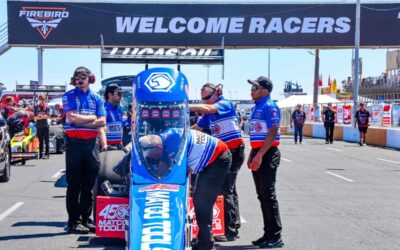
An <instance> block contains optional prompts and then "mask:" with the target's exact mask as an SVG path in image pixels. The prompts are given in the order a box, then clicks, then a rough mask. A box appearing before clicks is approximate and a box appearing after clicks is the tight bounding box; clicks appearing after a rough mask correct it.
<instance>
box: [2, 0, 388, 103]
mask: <svg viewBox="0 0 400 250" xmlns="http://www.w3.org/2000/svg"><path fill="white" fill-rule="evenodd" d="M125 2H129V1H125ZM131 2H132V1H131ZM133 2H135V1H133ZM136 2H137V1H136ZM141 2H154V1H141ZM158 2H162V1H158ZM164 2H168V1H164ZM175 2H187V1H175ZM191 2H204V1H191ZM207 2H221V1H207ZM224 2H229V1H224ZM232 2H235V3H237V2H246V1H237V0H236V1H232ZM247 2H248V1H247ZM251 2H260V3H268V1H256V0H253V1H251ZM275 2H277V1H275ZM285 2H293V3H296V2H305V1H297V0H285ZM307 2H311V1H307ZM319 2H321V1H319ZM323 2H355V1H329V0H325V1H323ZM362 2H363V3H364V2H366V1H362ZM5 21H6V1H5V0H0V25H1V24H3V23H4V22H5ZM360 56H361V57H362V59H363V76H364V77H366V76H379V75H380V74H381V73H382V72H383V71H384V70H385V65H386V49H374V50H373V49H362V50H361V51H360ZM351 58H352V50H350V49H347V50H321V51H320V73H321V74H322V76H323V82H324V85H326V84H327V81H328V76H329V75H330V77H331V79H333V78H336V79H337V81H338V83H340V82H341V81H342V80H344V79H347V77H348V76H350V75H351ZM81 65H85V66H87V67H88V68H90V69H91V70H92V71H93V72H94V73H95V74H96V77H97V79H98V80H97V83H96V84H95V85H94V86H93V88H94V89H95V90H97V89H99V88H100V80H101V79H105V78H108V77H112V76H116V75H127V74H137V73H138V72H140V71H141V70H143V69H144V66H142V65H124V64H105V65H104V66H103V78H101V76H100V50H98V49H46V50H45V51H44V65H43V67H44V75H43V82H44V84H65V83H67V82H69V79H70V77H71V75H72V73H73V71H74V69H75V68H76V67H78V66H81ZM153 66H157V65H150V67H153ZM172 67H175V66H172ZM221 69H222V68H221V66H211V67H210V69H209V70H210V81H211V82H214V83H223V84H224V95H225V96H226V97H228V98H230V97H231V98H233V99H236V98H239V99H250V86H249V84H247V79H255V78H257V77H258V76H260V75H267V74H268V49H246V50H226V53H225V79H224V80H222V78H221V76H222V74H221ZM181 71H182V72H183V73H184V74H185V75H186V76H187V77H188V80H189V86H190V98H191V99H198V98H199V90H200V88H201V86H202V85H203V84H204V83H205V82H206V81H207V68H206V67H205V66H203V65H182V67H181ZM37 75H38V73H37V51H36V49H35V48H12V49H11V50H9V51H7V52H6V53H5V54H3V55H1V56H0V82H2V83H4V84H5V85H6V87H7V89H8V90H12V89H13V88H15V84H16V82H18V83H19V84H29V81H30V80H37ZM271 79H272V81H273V82H274V91H273V93H272V97H273V98H274V99H282V98H283V95H282V94H283V87H284V82H285V81H288V80H290V81H293V82H296V81H297V82H298V83H300V84H301V85H302V87H303V88H304V89H305V91H306V92H308V93H309V94H312V88H313V79H314V57H313V56H312V55H310V54H309V53H308V50H306V49H271Z"/></svg>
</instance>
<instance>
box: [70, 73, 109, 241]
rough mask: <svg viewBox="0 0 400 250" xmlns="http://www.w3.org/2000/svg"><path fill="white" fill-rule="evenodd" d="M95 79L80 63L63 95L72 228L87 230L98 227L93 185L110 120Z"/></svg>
mask: <svg viewBox="0 0 400 250" xmlns="http://www.w3.org/2000/svg"><path fill="white" fill-rule="evenodd" d="M94 82H95V77H94V75H93V74H92V73H91V71H90V70H89V69H87V68H85V67H78V68H77V69H76V70H75V72H74V74H73V76H72V78H71V84H72V85H74V86H75V88H74V89H72V90H70V91H68V92H66V93H65V94H64V96H63V108H64V112H65V115H66V122H65V133H66V155H65V161H66V176H67V184H68V186H67V197H66V200H67V212H68V232H69V233H75V234H87V233H89V232H90V231H91V232H94V231H95V226H94V225H93V223H92V220H91V219H90V215H91V213H92V207H93V198H92V189H93V186H94V184H95V181H96V178H97V173H98V171H99V169H100V160H99V144H98V140H97V136H98V134H99V128H101V127H104V126H105V123H106V117H105V110H104V102H103V101H102V100H101V98H100V96H99V95H97V94H95V93H93V92H92V91H91V90H90V88H89V84H90V83H94Z"/></svg>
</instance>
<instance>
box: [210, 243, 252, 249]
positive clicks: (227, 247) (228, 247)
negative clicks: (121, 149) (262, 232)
mask: <svg viewBox="0 0 400 250" xmlns="http://www.w3.org/2000/svg"><path fill="white" fill-rule="evenodd" d="M215 247H216V248H217V250H219V249H221V250H237V249H245V250H246V249H260V248H259V247H256V246H253V245H240V246H221V245H217V244H215Z"/></svg>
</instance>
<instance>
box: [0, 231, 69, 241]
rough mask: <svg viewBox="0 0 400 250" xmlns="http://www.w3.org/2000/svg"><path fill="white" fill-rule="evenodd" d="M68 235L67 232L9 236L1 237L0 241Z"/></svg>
mask: <svg viewBox="0 0 400 250" xmlns="http://www.w3.org/2000/svg"><path fill="white" fill-rule="evenodd" d="M67 234H68V233H67V232H59V233H43V234H28V235H8V236H0V241H5V240H22V239H25V240H26V239H34V238H48V237H55V236H62V235H67Z"/></svg>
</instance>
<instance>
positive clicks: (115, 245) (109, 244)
mask: <svg viewBox="0 0 400 250" xmlns="http://www.w3.org/2000/svg"><path fill="white" fill-rule="evenodd" d="M78 241H79V242H87V244H80V245H79V246H78V248H99V247H104V249H109V250H111V249H125V240H122V239H109V238H98V237H95V236H80V237H79V238H78Z"/></svg>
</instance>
